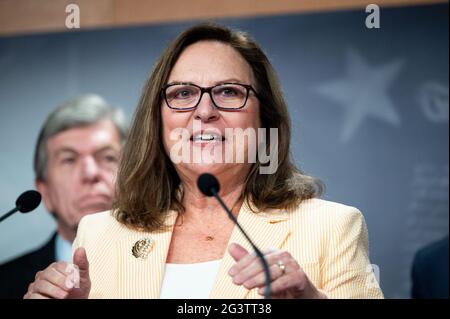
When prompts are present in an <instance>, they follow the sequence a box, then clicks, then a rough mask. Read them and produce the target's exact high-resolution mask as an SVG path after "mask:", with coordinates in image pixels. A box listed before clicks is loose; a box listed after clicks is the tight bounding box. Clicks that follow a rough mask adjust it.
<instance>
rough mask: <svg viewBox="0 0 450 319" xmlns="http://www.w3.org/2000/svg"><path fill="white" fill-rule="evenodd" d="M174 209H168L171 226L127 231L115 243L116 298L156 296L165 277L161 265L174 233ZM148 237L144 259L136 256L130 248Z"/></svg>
mask: <svg viewBox="0 0 450 319" xmlns="http://www.w3.org/2000/svg"><path fill="white" fill-rule="evenodd" d="M176 217H177V213H176V212H170V213H169V217H168V219H167V224H168V225H169V226H170V229H169V230H167V231H160V232H138V231H131V230H130V231H127V232H126V234H125V236H124V237H123V239H122V240H120V241H119V242H118V245H117V256H119V259H118V260H119V264H118V278H117V280H118V294H119V296H118V298H136V299H138V298H139V299H140V298H146V299H156V298H159V293H160V289H161V284H162V280H163V276H164V266H165V262H166V258H167V252H168V249H169V245H170V240H171V237H172V232H173V225H174V223H175V220H176ZM147 238H148V239H150V240H151V241H152V247H151V249H149V253H148V255H147V257H146V258H136V257H135V256H133V253H132V249H133V246H134V245H135V244H136V242H137V241H139V240H142V239H147Z"/></svg>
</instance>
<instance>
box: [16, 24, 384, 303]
mask: <svg viewBox="0 0 450 319" xmlns="http://www.w3.org/2000/svg"><path fill="white" fill-rule="evenodd" d="M290 133H291V132H290V119H289V115H288V111H287V106H286V102H285V100H284V97H283V95H282V90H281V88H280V84H279V82H278V80H277V77H276V74H275V72H274V70H273V68H272V66H271V64H270V62H269V60H268V58H267V57H266V56H265V54H264V53H263V51H262V49H261V48H260V47H259V45H258V44H257V43H256V42H255V41H254V40H252V39H251V38H250V37H249V36H248V35H247V34H245V33H242V32H235V31H231V30H229V29H227V28H225V27H222V26H218V25H212V24H201V25H197V26H194V27H192V28H190V29H188V30H186V31H184V32H183V33H182V34H180V35H179V36H178V37H177V38H176V39H175V40H174V41H173V42H172V43H171V44H170V45H169V47H168V48H167V49H166V51H165V52H164V53H163V54H162V55H161V57H160V59H159V60H158V62H157V64H156V65H155V68H154V70H153V72H152V74H151V76H150V78H149V80H148V81H147V83H146V85H145V87H144V91H143V94H142V97H141V100H140V102H139V106H138V108H137V110H136V112H135V115H134V120H133V123H132V127H131V131H130V135H129V138H128V140H127V142H126V145H125V147H124V151H123V154H122V158H121V161H120V166H119V172H118V176H117V186H116V187H117V194H116V201H115V204H114V207H113V209H112V210H111V211H107V212H103V213H98V214H94V215H90V216H86V217H84V218H83V219H82V221H81V223H80V225H79V228H78V233H77V237H76V240H75V243H74V258H73V262H74V264H75V266H77V267H76V268H77V269H78V270H79V271H74V268H73V267H70V266H71V265H69V264H66V263H54V264H52V265H50V266H49V267H48V268H47V269H45V270H43V271H41V272H39V273H38V274H37V275H36V280H35V282H34V283H32V284H30V287H29V290H28V292H27V294H26V295H25V298H88V297H89V298H183V299H187V298H262V297H263V296H264V293H265V292H266V288H269V287H270V291H269V292H270V294H271V296H272V298H298V299H300V298H382V297H383V294H382V292H381V290H380V288H379V285H378V283H377V280H376V278H375V276H374V274H373V272H372V269H371V266H370V261H369V254H368V234H367V228H366V224H365V221H364V218H363V216H362V214H361V213H360V212H359V211H358V210H357V209H355V208H353V207H349V206H345V205H342V204H337V203H333V202H329V201H325V200H321V199H318V196H319V195H320V193H321V185H320V183H318V182H317V181H316V180H315V179H314V178H312V177H310V176H306V175H305V174H303V173H302V172H301V171H300V170H299V169H297V168H296V167H295V165H294V164H293V161H292V159H291V157H290V147H289V144H290ZM267 153H269V154H267ZM203 173H210V174H212V175H214V176H215V177H216V178H217V180H218V182H219V184H220V191H219V195H220V197H221V198H222V200H223V202H224V203H225V204H226V205H227V206H228V207H230V208H231V212H232V214H233V216H234V217H235V218H236V219H237V220H238V222H239V224H240V225H241V226H242V228H243V229H245V230H246V232H247V233H248V236H249V237H250V238H251V239H252V240H253V242H254V243H255V244H256V245H257V246H258V247H260V248H261V250H262V254H263V255H264V258H265V260H266V262H267V266H268V267H267V269H268V272H269V273H270V277H269V278H270V279H269V282H270V285H267V281H266V275H265V274H266V273H265V271H264V268H263V266H262V263H261V260H260V258H258V256H257V255H256V254H255V253H254V251H253V250H252V249H251V246H250V245H249V243H248V242H247V240H246V238H245V237H244V235H243V234H242V233H241V232H240V230H239V229H238V227H236V226H235V224H234V222H233V221H232V220H231V219H230V218H229V217H228V216H227V214H226V213H225V212H224V210H223V209H222V207H221V206H220V204H219V203H218V202H217V200H216V199H215V198H214V197H207V196H205V195H204V194H203V193H202V192H201V191H200V190H199V189H198V187H197V179H198V177H199V176H200V175H202V174H203Z"/></svg>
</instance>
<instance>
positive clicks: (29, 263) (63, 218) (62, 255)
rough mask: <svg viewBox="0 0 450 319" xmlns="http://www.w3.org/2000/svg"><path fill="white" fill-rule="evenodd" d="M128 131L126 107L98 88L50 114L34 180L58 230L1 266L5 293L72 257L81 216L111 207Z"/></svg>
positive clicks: (20, 291)
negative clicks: (114, 103)
mask: <svg viewBox="0 0 450 319" xmlns="http://www.w3.org/2000/svg"><path fill="white" fill-rule="evenodd" d="M126 134H127V126H126V123H125V118H124V116H123V113H122V111H120V110H119V109H116V108H114V107H112V106H110V105H109V104H108V103H107V102H106V101H105V100H104V99H103V98H101V97H100V96H97V95H93V94H89V95H83V96H80V97H78V98H75V99H72V100H70V101H67V102H66V103H64V104H63V105H62V106H60V107H59V108H57V109H56V110H55V111H54V112H53V113H51V114H50V115H49V116H48V118H47V120H46V122H45V123H44V125H43V127H42V129H41V132H40V134H39V138H38V141H37V144H36V148H35V156H34V171H35V184H36V189H37V190H38V191H39V192H40V193H41V195H42V199H43V201H44V204H45V206H46V208H47V210H48V211H49V212H50V213H51V214H52V215H53V217H54V218H55V221H56V225H57V230H56V233H55V234H53V235H52V237H51V239H50V240H49V241H48V242H47V243H46V244H45V245H44V246H42V247H41V248H39V249H37V250H35V251H32V252H30V253H28V254H26V255H24V256H21V257H19V258H17V259H14V260H12V261H9V262H7V263H6V264H3V265H1V266H0V298H22V297H23V296H24V294H25V293H26V292H27V290H28V286H29V284H30V283H31V282H33V281H34V278H35V275H36V273H37V272H38V271H40V270H43V269H45V268H47V267H48V266H49V265H50V264H51V263H53V262H55V261H66V262H71V259H72V252H71V246H72V242H73V240H74V239H75V236H76V232H77V227H78V223H79V221H80V219H81V218H82V217H83V216H85V215H87V214H92V213H96V212H100V211H105V210H109V209H110V208H111V205H112V200H113V194H114V184H113V180H114V177H115V174H116V172H117V164H118V158H119V154H120V151H121V147H122V144H123V142H124V140H125V138H126Z"/></svg>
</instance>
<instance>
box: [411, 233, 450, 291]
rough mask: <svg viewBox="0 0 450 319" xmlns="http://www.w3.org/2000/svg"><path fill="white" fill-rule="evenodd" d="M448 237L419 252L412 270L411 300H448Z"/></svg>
mask: <svg viewBox="0 0 450 319" xmlns="http://www.w3.org/2000/svg"><path fill="white" fill-rule="evenodd" d="M448 250H449V246H448V236H447V237H445V238H444V239H441V240H439V241H437V242H434V243H432V244H430V245H428V246H426V247H425V248H422V249H421V250H419V251H418V252H417V253H416V255H415V257H414V263H413V268H412V298H414V299H448V279H449V277H448V266H449V261H448Z"/></svg>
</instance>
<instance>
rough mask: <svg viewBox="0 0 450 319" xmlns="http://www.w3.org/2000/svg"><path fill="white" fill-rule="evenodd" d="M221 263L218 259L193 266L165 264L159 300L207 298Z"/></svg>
mask: <svg viewBox="0 0 450 319" xmlns="http://www.w3.org/2000/svg"><path fill="white" fill-rule="evenodd" d="M221 261H222V260H221V259H219V260H212V261H207V262H203V263H195V264H166V268H165V273H164V279H163V283H162V287H161V293H160V298H161V299H206V298H208V297H209V294H210V293H211V290H212V288H213V286H214V280H215V279H216V276H217V272H218V271H219V267H220V263H221Z"/></svg>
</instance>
